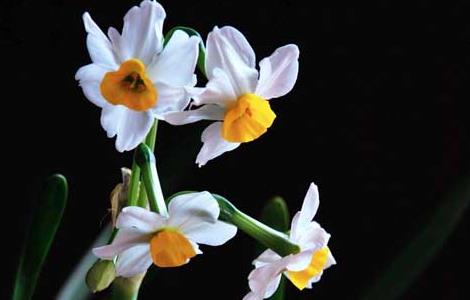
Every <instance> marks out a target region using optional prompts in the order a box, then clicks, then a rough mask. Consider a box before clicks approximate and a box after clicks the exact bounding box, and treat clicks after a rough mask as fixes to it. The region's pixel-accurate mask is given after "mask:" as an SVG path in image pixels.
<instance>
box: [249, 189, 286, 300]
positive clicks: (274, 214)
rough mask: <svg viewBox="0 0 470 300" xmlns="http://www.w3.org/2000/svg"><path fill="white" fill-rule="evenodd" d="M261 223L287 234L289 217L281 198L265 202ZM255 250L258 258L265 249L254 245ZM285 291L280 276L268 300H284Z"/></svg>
mask: <svg viewBox="0 0 470 300" xmlns="http://www.w3.org/2000/svg"><path fill="white" fill-rule="evenodd" d="M261 222H263V223H264V224H266V225H268V226H270V227H272V228H274V229H276V230H279V231H281V232H287V231H288V230H289V225H290V217H289V208H288V207H287V204H286V201H284V199H283V198H282V197H279V196H277V197H274V198H272V199H271V200H269V201H268V202H266V205H265V206H264V208H263V210H262V212H261ZM255 249H256V253H257V256H258V255H259V254H261V252H263V251H264V250H265V249H266V247H264V246H263V245H261V244H260V243H256V248H255ZM285 290H286V278H285V277H284V276H282V277H281V282H280V283H279V287H278V288H277V290H276V292H275V293H274V294H273V295H272V296H271V297H270V298H269V300H284V298H285Z"/></svg>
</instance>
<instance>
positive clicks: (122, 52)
mask: <svg viewBox="0 0 470 300" xmlns="http://www.w3.org/2000/svg"><path fill="white" fill-rule="evenodd" d="M108 37H109V40H110V41H111V44H112V45H113V49H114V54H115V56H116V60H117V61H118V62H121V63H122V62H124V61H126V60H128V59H129V58H130V57H128V56H127V53H128V52H129V51H128V50H127V48H126V46H127V45H126V44H125V43H123V41H122V37H121V34H119V31H117V29H116V28H114V27H109V28H108Z"/></svg>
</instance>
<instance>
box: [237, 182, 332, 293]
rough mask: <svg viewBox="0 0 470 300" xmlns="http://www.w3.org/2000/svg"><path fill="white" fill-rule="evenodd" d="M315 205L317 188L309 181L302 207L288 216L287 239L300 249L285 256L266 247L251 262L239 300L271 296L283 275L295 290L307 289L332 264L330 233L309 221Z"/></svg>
mask: <svg viewBox="0 0 470 300" xmlns="http://www.w3.org/2000/svg"><path fill="white" fill-rule="evenodd" d="M318 206H319V199H318V189H317V186H316V185H315V184H313V183H312V184H311V185H310V188H309V190H308V192H307V195H306V196H305V199H304V202H303V204H302V209H301V210H300V211H299V212H297V214H296V215H295V216H294V218H293V219H292V224H291V230H290V236H289V240H291V241H292V242H293V243H295V244H297V245H298V246H299V247H300V252H299V253H297V254H290V255H288V256H285V257H281V256H279V255H278V254H277V253H275V252H274V251H272V250H270V249H268V250H266V251H264V252H263V253H262V254H261V255H260V256H259V257H258V258H257V259H255V260H254V262H253V264H254V265H255V269H254V270H253V271H252V272H251V273H250V275H249V276H248V281H249V285H250V289H251V292H250V293H248V294H247V295H246V296H245V297H244V298H243V300H259V299H264V298H268V297H271V296H272V295H273V294H274V292H275V291H276V290H277V287H278V286H279V282H280V280H281V276H282V274H284V275H285V276H286V277H287V278H288V279H289V280H290V281H291V282H292V283H293V284H294V285H295V286H296V287H297V288H298V289H300V290H303V289H304V288H311V287H312V283H314V282H317V281H319V280H320V277H321V275H322V274H323V270H325V269H326V268H328V267H330V266H331V265H334V264H336V261H335V259H334V258H333V255H332V254H331V252H330V250H329V248H328V246H327V244H328V240H329V238H330V235H329V234H328V233H327V232H326V231H325V230H324V229H323V228H321V227H320V225H319V224H318V223H317V222H315V221H312V220H313V217H314V216H315V214H316V212H317V210H318Z"/></svg>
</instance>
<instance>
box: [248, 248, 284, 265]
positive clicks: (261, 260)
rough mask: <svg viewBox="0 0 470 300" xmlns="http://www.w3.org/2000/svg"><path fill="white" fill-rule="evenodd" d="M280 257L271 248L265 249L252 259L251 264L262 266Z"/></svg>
mask: <svg viewBox="0 0 470 300" xmlns="http://www.w3.org/2000/svg"><path fill="white" fill-rule="evenodd" d="M281 258H282V257H281V256H280V255H279V254H277V253H276V252H274V251H273V250H271V249H267V250H265V251H264V252H263V253H261V254H260V256H258V257H257V258H256V259H255V260H254V261H253V264H254V265H255V267H256V268H259V267H262V266H264V265H266V264H270V263H273V262H275V261H278V260H280V259H281Z"/></svg>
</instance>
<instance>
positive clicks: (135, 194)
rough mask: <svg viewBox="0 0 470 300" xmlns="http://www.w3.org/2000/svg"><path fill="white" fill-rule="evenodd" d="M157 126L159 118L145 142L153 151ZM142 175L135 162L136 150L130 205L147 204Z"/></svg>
mask: <svg viewBox="0 0 470 300" xmlns="http://www.w3.org/2000/svg"><path fill="white" fill-rule="evenodd" d="M157 128H158V120H155V122H154V123H153V125H152V128H151V129H150V131H149V133H148V134H147V137H146V138H145V141H144V142H145V144H147V145H148V146H149V147H150V149H151V150H152V151H153V150H154V149H155V141H156V139H157ZM140 175H141V171H140V168H139V166H138V165H137V163H136V162H135V152H134V160H133V162H132V174H131V182H130V183H129V194H128V200H127V205H128V206H140V207H145V206H146V204H147V197H146V195H145V192H143V189H140Z"/></svg>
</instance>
